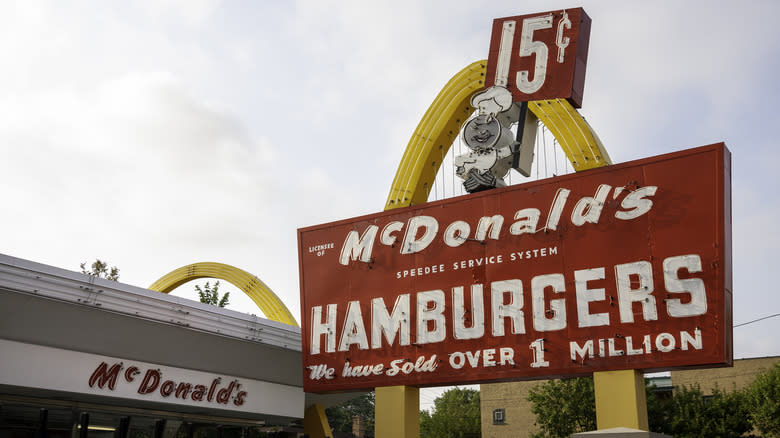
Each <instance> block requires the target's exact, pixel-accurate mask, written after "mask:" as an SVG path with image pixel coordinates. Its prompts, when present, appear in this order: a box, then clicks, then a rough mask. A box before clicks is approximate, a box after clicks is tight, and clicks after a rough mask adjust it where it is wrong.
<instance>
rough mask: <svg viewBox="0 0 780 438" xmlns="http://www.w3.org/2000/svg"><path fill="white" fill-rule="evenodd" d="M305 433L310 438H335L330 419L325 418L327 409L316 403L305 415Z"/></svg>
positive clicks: (307, 409)
mask: <svg viewBox="0 0 780 438" xmlns="http://www.w3.org/2000/svg"><path fill="white" fill-rule="evenodd" d="M303 432H304V433H305V434H306V435H307V436H309V437H310V438H333V431H331V429H330V425H329V424H328V419H327V418H326V417H325V408H323V407H322V405H321V404H319V403H315V404H313V405H311V406H309V407H308V408H306V411H305V412H304V413H303Z"/></svg>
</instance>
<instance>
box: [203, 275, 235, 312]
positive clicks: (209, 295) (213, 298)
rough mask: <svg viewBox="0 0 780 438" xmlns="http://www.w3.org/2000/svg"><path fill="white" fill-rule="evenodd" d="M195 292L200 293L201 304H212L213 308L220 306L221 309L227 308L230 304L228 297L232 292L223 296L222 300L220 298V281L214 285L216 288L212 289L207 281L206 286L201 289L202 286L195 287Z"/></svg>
mask: <svg viewBox="0 0 780 438" xmlns="http://www.w3.org/2000/svg"><path fill="white" fill-rule="evenodd" d="M195 291H197V292H198V296H200V302H201V303H206V304H211V305H212V306H219V307H225V306H227V305H228V304H230V302H229V301H228V296H229V295H230V292H225V294H224V295H222V298H220V297H219V292H218V291H219V280H217V281H216V282H215V283H214V287H211V285H210V284H209V282H208V281H207V282H206V284H205V285H204V286H203V288H202V289H201V287H200V286H198V285H197V284H196V285H195Z"/></svg>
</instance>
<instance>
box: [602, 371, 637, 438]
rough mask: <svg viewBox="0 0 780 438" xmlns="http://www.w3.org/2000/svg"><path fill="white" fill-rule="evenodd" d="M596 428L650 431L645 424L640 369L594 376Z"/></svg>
mask: <svg viewBox="0 0 780 438" xmlns="http://www.w3.org/2000/svg"><path fill="white" fill-rule="evenodd" d="M593 387H594V390H595V393H596V427H598V429H599V430H602V429H612V428H614V427H628V428H631V429H640V430H647V431H649V430H650V427H649V426H648V423H647V398H646V397H645V377H644V374H643V373H642V371H641V370H620V371H601V372H596V373H593Z"/></svg>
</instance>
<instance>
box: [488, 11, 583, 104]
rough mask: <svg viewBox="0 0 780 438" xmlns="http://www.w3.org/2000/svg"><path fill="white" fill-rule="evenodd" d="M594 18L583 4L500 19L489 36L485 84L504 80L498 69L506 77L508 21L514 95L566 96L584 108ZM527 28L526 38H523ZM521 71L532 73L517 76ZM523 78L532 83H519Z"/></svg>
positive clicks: (510, 84) (508, 76) (510, 83)
mask: <svg viewBox="0 0 780 438" xmlns="http://www.w3.org/2000/svg"><path fill="white" fill-rule="evenodd" d="M564 14H565V15H564ZM507 23H508V24H507ZM512 23H514V24H512ZM590 23H591V20H590V17H588V14H586V13H585V11H584V10H583V9H582V8H574V9H564V10H559V11H551V12H543V13H538V14H529V15H520V16H515V17H505V18H497V19H495V20H494V21H493V33H492V36H491V39H490V52H489V56H488V64H487V71H486V77H485V85H486V87H490V86H492V85H494V84H496V83H500V79H499V80H497V77H496V76H497V74H496V72H497V71H498V72H499V76H504V71H505V70H502V68H501V66H500V64H501V63H502V60H501V57H500V52H501V50H502V35H504V34H505V33H506V30H505V28H506V26H509V28H508V29H509V32H510V33H513V37H512V38H511V43H510V42H509V41H510V40H509V39H507V40H506V41H504V43H503V49H504V50H506V51H507V52H510V53H511V56H510V57H509V58H508V62H509V65H508V71H507V73H508V74H506V77H505V78H506V80H507V84H506V85H505V86H506V87H507V88H508V89H509V90H510V91H511V92H512V95H513V96H514V98H515V100H516V101H531V100H542V99H555V98H565V99H568V100H569V102H571V104H572V105H574V107H576V108H580V107H581V106H582V96H583V89H584V86H585V66H586V65H587V61H588V44H589V40H590ZM524 29H525V33H526V34H527V38H526V41H523V33H524ZM507 38H508V37H507ZM521 72H525V73H521ZM520 74H525V75H527V76H526V78H525V79H521V78H519V76H518V75H520ZM537 74H538V75H539V76H540V77H539V78H537V77H536V76H537ZM523 81H526V82H528V84H526V86H520V85H519V84H520V82H523ZM536 81H538V82H536ZM524 89H525V90H524Z"/></svg>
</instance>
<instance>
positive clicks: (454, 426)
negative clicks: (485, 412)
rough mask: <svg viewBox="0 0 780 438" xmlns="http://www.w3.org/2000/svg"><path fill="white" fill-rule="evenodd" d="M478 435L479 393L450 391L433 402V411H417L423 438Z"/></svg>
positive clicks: (467, 390) (456, 437)
mask: <svg viewBox="0 0 780 438" xmlns="http://www.w3.org/2000/svg"><path fill="white" fill-rule="evenodd" d="M480 432H481V421H480V410H479V391H478V390H475V389H468V388H463V389H461V388H453V389H450V390H448V391H446V392H444V393H443V394H442V395H441V396H439V397H438V398H436V399H435V400H434V401H433V412H432V413H430V412H428V411H420V436H421V437H423V438H470V437H479V436H480Z"/></svg>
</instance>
